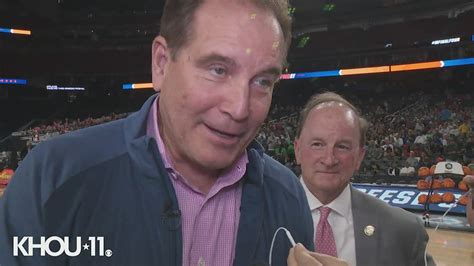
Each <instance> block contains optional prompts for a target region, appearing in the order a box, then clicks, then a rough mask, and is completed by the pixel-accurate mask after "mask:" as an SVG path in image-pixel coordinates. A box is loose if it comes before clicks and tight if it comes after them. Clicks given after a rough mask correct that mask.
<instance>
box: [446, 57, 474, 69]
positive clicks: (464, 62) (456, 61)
mask: <svg viewBox="0 0 474 266" xmlns="http://www.w3.org/2000/svg"><path fill="white" fill-rule="evenodd" d="M441 62H443V66H442V67H452V66H464V65H474V57H471V58H464V59H454V60H444V61H441Z"/></svg>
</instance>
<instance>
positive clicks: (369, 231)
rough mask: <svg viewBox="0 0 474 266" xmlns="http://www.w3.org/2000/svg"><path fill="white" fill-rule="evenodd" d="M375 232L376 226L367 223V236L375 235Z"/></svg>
mask: <svg viewBox="0 0 474 266" xmlns="http://www.w3.org/2000/svg"><path fill="white" fill-rule="evenodd" d="M374 232H375V227H374V226H372V225H367V226H366V227H365V228H364V234H365V235H366V236H373V235H374Z"/></svg>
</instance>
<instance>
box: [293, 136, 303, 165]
mask: <svg viewBox="0 0 474 266" xmlns="http://www.w3.org/2000/svg"><path fill="white" fill-rule="evenodd" d="M299 144H300V143H299V139H298V138H295V141H293V148H294V150H295V159H296V164H297V165H300V164H301V163H300V157H301V155H300V145H299Z"/></svg>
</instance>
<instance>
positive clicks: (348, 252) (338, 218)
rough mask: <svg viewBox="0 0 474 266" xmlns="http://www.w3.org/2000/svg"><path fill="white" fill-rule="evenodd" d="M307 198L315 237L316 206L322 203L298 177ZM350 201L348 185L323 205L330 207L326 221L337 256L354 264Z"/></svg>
mask: <svg viewBox="0 0 474 266" xmlns="http://www.w3.org/2000/svg"><path fill="white" fill-rule="evenodd" d="M300 180H301V183H302V185H303V188H304V191H305V193H306V198H307V199H308V203H309V208H310V209H311V216H312V217H313V224H314V233H315V235H314V237H313V241H314V239H316V233H317V232H316V230H317V229H316V227H317V225H318V222H319V216H320V214H319V210H318V208H319V207H321V206H323V204H322V203H321V202H320V201H319V200H318V199H317V198H316V197H315V196H314V195H313V194H312V193H311V191H309V189H308V187H307V186H306V184H305V183H304V181H303V178H300ZM351 203H352V201H351V190H350V186H349V185H347V187H346V188H345V189H344V190H343V191H342V193H341V194H340V195H339V196H338V197H337V198H336V199H335V200H333V201H332V202H331V203H329V204H328V205H325V206H326V207H329V208H331V210H332V211H331V212H330V213H329V217H328V222H329V224H330V225H331V228H332V232H333V234H334V239H335V241H336V248H337V257H338V258H340V259H343V260H345V261H346V262H347V263H348V264H349V265H351V266H352V265H354V266H355V265H356V252H355V238H354V220H353V218H352V204H351Z"/></svg>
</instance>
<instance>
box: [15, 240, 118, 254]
mask: <svg viewBox="0 0 474 266" xmlns="http://www.w3.org/2000/svg"><path fill="white" fill-rule="evenodd" d="M52 243H57V244H58V245H59V249H58V250H56V251H54V250H51V247H50V245H51V244H52ZM96 243H97V245H96ZM25 246H26V247H25ZM55 247H56V245H55ZM35 249H39V250H40V255H41V256H42V257H44V256H46V254H48V255H49V256H52V257H57V256H61V255H63V254H66V256H69V257H76V256H78V255H80V254H81V252H82V251H83V250H87V251H89V252H90V255H91V256H93V257H94V256H99V257H103V256H104V255H105V256H106V257H111V256H112V250H110V249H107V250H105V252H104V237H101V236H100V237H95V236H91V237H89V239H88V241H86V242H85V244H82V239H81V237H80V236H78V237H76V250H75V251H72V250H70V248H69V237H68V236H65V237H64V238H60V237H58V236H51V237H48V238H46V237H44V236H42V237H40V243H34V241H33V237H32V236H24V237H22V238H21V239H20V241H18V237H17V236H14V237H13V256H18V254H19V253H21V255H23V256H26V257H31V256H33V251H34V250H35ZM18 251H20V252H18ZM97 251H98V252H97Z"/></svg>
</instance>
